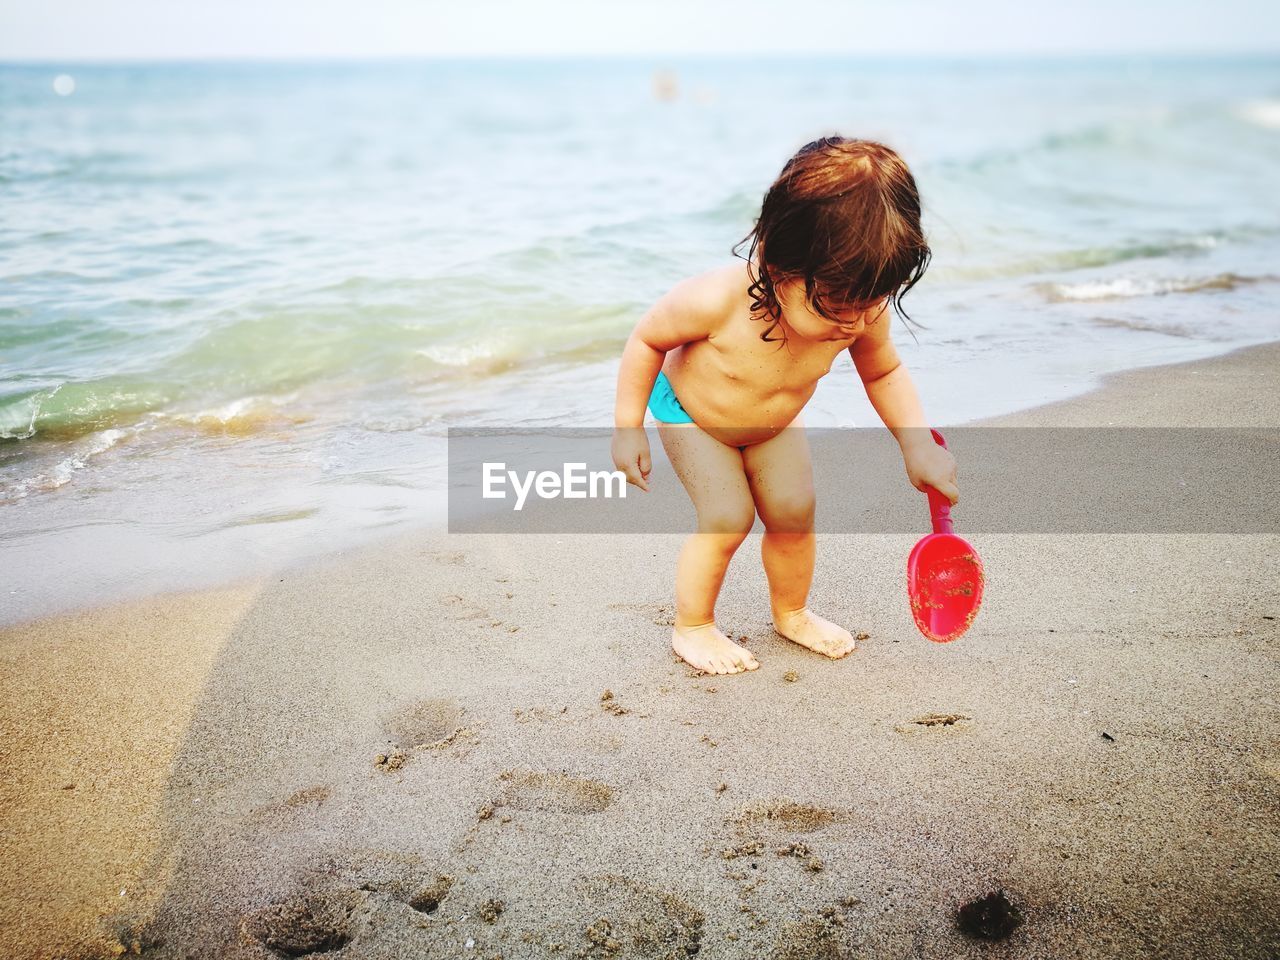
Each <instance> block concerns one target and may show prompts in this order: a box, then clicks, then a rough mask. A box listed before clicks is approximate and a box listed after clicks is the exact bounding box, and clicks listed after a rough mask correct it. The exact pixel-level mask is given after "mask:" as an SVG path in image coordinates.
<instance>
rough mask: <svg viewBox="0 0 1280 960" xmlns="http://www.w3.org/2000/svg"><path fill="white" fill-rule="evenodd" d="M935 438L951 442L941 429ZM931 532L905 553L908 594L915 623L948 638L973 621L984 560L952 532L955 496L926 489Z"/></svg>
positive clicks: (928, 633)
mask: <svg viewBox="0 0 1280 960" xmlns="http://www.w3.org/2000/svg"><path fill="white" fill-rule="evenodd" d="M932 432H933V439H934V441H935V442H936V443H937V444H938V445H939V446H941V447H943V448H944V449H945V448H946V446H947V442H946V441H945V440H944V439H943V438H942V434H940V433H939V432H938V431H937V430H934V431H932ZM927 492H928V495H929V514H930V516H931V518H932V520H933V533H931V534H929V535H928V536H927V537H925V538H924V539H922V540H921V541H920V542H919V543H917V544H916V545H915V548H914V549H912V551H911V556H909V557H908V558H907V595H908V596H909V597H910V598H911V615H912V616H913V617H914V618H915V621H916V626H917V627H919V628H920V632H921V633H923V634H924V635H925V636H926V637H928V638H929V639H930V640H935V641H937V642H938V643H948V642H949V641H951V640H955V639H956V638H957V637H959V636H960V635H961V634H963V633H964V632H965V631H966V630H968V629H969V626H970V625H971V624H972V623H973V619H974V617H976V616H977V615H978V608H979V607H980V606H981V605H982V587H983V574H982V561H981V560H980V559H979V558H978V554H977V551H975V550H974V549H973V547H971V546H970V545H969V544H968V542H967V541H965V540H964V539H963V538H961V537H958V536H956V535H955V534H954V533H952V532H951V501H949V500H948V499H947V498H946V497H944V496H943V495H942V494H941V493H939V492H938V491H937V490H934V489H933V488H932V487H930V488H929V489H928V491H927Z"/></svg>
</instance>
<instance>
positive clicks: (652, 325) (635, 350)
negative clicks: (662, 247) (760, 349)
mask: <svg viewBox="0 0 1280 960" xmlns="http://www.w3.org/2000/svg"><path fill="white" fill-rule="evenodd" d="M724 315H725V302H724V291H723V287H721V286H718V285H716V284H715V283H713V282H712V281H711V279H710V278H709V277H708V276H707V275H705V274H704V275H702V276H698V277H690V278H689V279H687V280H682V281H681V282H680V283H678V284H676V285H675V286H674V287H672V288H671V290H670V291H668V292H667V293H665V294H664V295H663V296H662V297H660V298H659V299H658V301H657V302H656V303H654V305H653V306H652V307H650V308H649V310H648V312H646V313H645V315H644V316H643V317H641V318H640V319H639V321H637V323H636V325H635V328H634V329H633V330H632V331H631V336H630V337H628V338H627V345H626V346H625V347H624V348H623V351H622V364H621V365H620V366H619V368H618V392H617V399H616V401H615V403H614V411H613V425H614V435H613V462H614V465H615V466H617V468H618V469H619V470H621V471H623V472H624V473H626V475H627V482H628V483H633V484H635V485H636V486H638V487H640V488H641V489H642V490H648V489H649V482H648V481H649V469H650V459H649V439H648V437H647V436H646V435H645V432H644V430H643V426H644V411H645V407H646V406H647V405H648V403H649V394H650V393H651V392H652V391H653V382H654V381H655V380H656V379H658V371H660V370H661V369H662V361H663V358H664V357H666V355H667V352H668V351H669V350H674V349H675V348H676V347H679V346H683V345H684V344H686V343H693V342H694V341H696V340H703V339H706V337H707V336H708V335H709V334H710V333H711V331H712V330H713V329H714V327H715V325H716V323H717V321H719V320H721V319H723V317H724Z"/></svg>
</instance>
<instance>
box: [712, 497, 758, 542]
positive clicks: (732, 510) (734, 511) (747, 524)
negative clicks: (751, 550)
mask: <svg viewBox="0 0 1280 960" xmlns="http://www.w3.org/2000/svg"><path fill="white" fill-rule="evenodd" d="M755 522H756V511H755V508H754V507H753V506H752V505H751V504H749V503H747V504H718V505H717V506H715V507H709V508H705V509H703V510H699V511H698V532H699V533H718V534H722V535H726V534H728V535H733V536H736V537H737V538H738V539H739V541H741V540H745V539H746V538H747V534H748V533H750V532H751V527H752V526H753V525H754V524H755Z"/></svg>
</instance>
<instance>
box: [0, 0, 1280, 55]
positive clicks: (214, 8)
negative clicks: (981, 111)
mask: <svg viewBox="0 0 1280 960" xmlns="http://www.w3.org/2000/svg"><path fill="white" fill-rule="evenodd" d="M1116 51H1141V52H1193V51H1201V52H1227V51H1265V52H1280V2H1277V0H1213V2H1207V0H1073V2H1070V3H1066V2H1036V0H874V2H873V0H844V2H841V0H780V2H779V0H774V2H763V0H595V2H592V0H347V2H338V0H200V2H196V0H0V59H6V60H13V59H23V60H32V59H49V60H70V59H132V58H148V59H155V58H160V59H169V58H173V59H184V58H191V57H371V56H372V57H376V56H412V55H424V54H425V55H433V54H457V55H474V54H522V55H554V54H619V53H660V54H661V53H667V54H676V53H800V52H814V53H819V52H858V53H875V54H879V55H886V56H892V55H893V54H896V53H905V54H956V55H972V54H987V53H1003V54H1028V53H1090V52H1116Z"/></svg>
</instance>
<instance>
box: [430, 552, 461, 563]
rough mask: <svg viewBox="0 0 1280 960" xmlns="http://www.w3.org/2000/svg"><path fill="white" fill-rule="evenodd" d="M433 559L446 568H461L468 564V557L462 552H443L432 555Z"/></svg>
mask: <svg viewBox="0 0 1280 960" xmlns="http://www.w3.org/2000/svg"><path fill="white" fill-rule="evenodd" d="M431 559H432V560H434V561H435V562H436V563H439V564H442V565H444V566H446V567H461V566H463V565H465V564H466V562H467V555H466V554H465V553H463V552H462V551H460V550H442V551H440V552H438V553H433V554H431Z"/></svg>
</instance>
